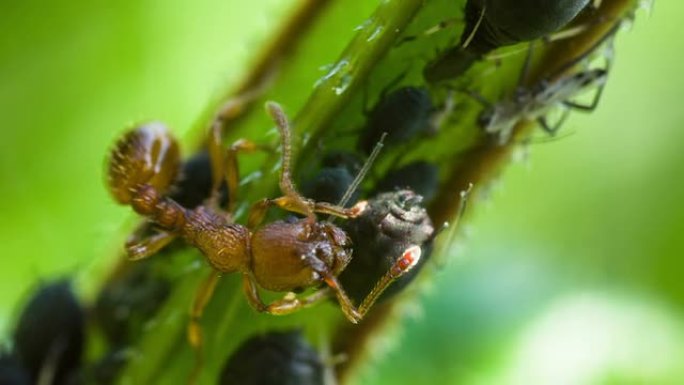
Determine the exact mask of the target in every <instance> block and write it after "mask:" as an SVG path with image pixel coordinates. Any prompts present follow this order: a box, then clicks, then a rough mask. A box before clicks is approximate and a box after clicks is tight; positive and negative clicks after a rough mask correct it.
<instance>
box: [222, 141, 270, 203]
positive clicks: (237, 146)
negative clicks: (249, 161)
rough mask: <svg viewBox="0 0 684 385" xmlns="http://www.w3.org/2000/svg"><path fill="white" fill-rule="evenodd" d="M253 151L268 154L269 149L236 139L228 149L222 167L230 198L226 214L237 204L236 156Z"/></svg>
mask: <svg viewBox="0 0 684 385" xmlns="http://www.w3.org/2000/svg"><path fill="white" fill-rule="evenodd" d="M255 151H264V152H269V153H270V152H271V149H269V148H268V147H265V146H262V145H259V144H256V143H254V142H252V141H250V140H247V139H238V140H237V141H235V142H234V143H233V144H232V145H231V146H230V147H229V148H228V152H227V157H226V163H225V166H224V169H225V172H224V173H225V175H224V177H225V180H226V183H227V184H228V196H229V197H230V199H229V200H228V212H233V209H234V208H235V207H234V206H235V203H236V202H237V192H238V187H239V184H240V179H239V178H240V172H239V171H240V167H239V164H238V158H237V155H238V153H240V152H247V153H251V152H255Z"/></svg>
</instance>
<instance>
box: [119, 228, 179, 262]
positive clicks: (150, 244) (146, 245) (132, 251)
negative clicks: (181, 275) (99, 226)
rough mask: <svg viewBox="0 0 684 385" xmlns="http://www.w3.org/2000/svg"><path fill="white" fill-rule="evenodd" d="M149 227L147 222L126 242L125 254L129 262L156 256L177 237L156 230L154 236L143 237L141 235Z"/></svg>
mask: <svg viewBox="0 0 684 385" xmlns="http://www.w3.org/2000/svg"><path fill="white" fill-rule="evenodd" d="M149 225H150V224H149V223H147V222H146V223H144V224H142V225H141V226H140V227H139V228H138V229H136V230H135V231H134V232H133V234H132V235H131V236H130V237H129V238H128V240H127V241H126V246H125V247H126V253H127V254H128V259H130V260H131V261H137V260H140V259H144V258H147V257H149V256H151V255H154V254H156V253H157V252H159V250H161V249H163V248H164V247H166V246H167V245H168V244H169V243H171V242H172V241H173V240H174V239H176V237H177V235H175V234H172V233H169V232H167V231H164V230H157V232H156V233H155V234H152V235H149V236H143V235H142V233H143V232H145V231H146V230H147V229H148V226H149Z"/></svg>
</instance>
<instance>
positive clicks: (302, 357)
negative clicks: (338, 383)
mask: <svg viewBox="0 0 684 385" xmlns="http://www.w3.org/2000/svg"><path fill="white" fill-rule="evenodd" d="M324 373H325V365H324V362H323V360H322V359H321V357H320V356H319V354H318V352H317V351H316V350H315V349H314V348H313V347H312V346H311V345H309V343H308V342H307V341H306V340H305V339H304V336H303V335H302V333H301V331H299V330H292V331H283V332H268V333H266V334H263V335H257V336H254V337H251V338H249V339H248V340H246V341H245V342H243V343H242V344H241V345H240V347H239V348H238V349H237V350H236V351H235V352H234V353H233V354H232V355H231V356H230V357H229V358H228V361H227V362H226V363H225V365H224V367H223V370H222V371H221V377H220V379H219V384H220V385H323V384H324V383H325V380H324V378H325V376H324Z"/></svg>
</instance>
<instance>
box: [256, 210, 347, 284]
mask: <svg viewBox="0 0 684 385" xmlns="http://www.w3.org/2000/svg"><path fill="white" fill-rule="evenodd" d="M251 249H252V262H251V263H252V266H251V268H252V272H253V273H254V278H255V279H256V281H257V282H258V283H259V285H260V286H261V287H263V288H264V289H267V290H272V291H300V290H302V289H304V288H307V287H311V286H316V285H317V284H318V283H319V282H321V281H322V280H323V278H324V277H322V276H321V272H326V271H329V272H331V273H332V274H333V275H338V274H339V273H340V272H341V271H342V270H344V268H345V267H346V266H347V264H348V263H349V261H350V260H351V257H352V252H351V242H350V241H349V239H348V238H347V235H346V234H345V232H344V231H342V230H341V229H340V228H339V227H337V226H335V225H333V224H331V223H329V222H314V223H310V222H309V220H308V218H305V219H298V220H297V221H296V222H294V223H290V222H287V221H276V222H273V223H269V224H267V225H265V226H263V227H261V228H260V229H258V230H256V231H255V232H254V235H253V236H252V248H251ZM276 256H277V258H276Z"/></svg>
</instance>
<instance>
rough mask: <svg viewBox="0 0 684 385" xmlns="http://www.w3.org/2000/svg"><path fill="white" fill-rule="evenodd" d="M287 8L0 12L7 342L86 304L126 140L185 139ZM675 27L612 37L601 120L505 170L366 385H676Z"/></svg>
mask: <svg viewBox="0 0 684 385" xmlns="http://www.w3.org/2000/svg"><path fill="white" fill-rule="evenodd" d="M291 4H292V2H290V1H284V0H258V1H252V2H250V3H249V4H244V3H240V4H239V5H237V4H231V2H225V1H224V2H219V1H205V2H193V3H189V2H188V3H178V4H171V3H168V2H167V3H162V2H158V1H151V0H147V1H142V2H119V3H116V4H114V3H111V4H110V3H106V2H94V3H88V4H85V3H84V4H72V3H68V2H63V1H62V2H53V3H49V4H39V3H33V2H25V3H3V5H1V6H0V10H1V11H2V12H0V19H1V20H2V22H1V24H2V25H3V27H4V30H5V32H6V33H4V34H3V35H2V36H0V55H2V56H1V59H2V60H0V76H1V78H0V79H1V81H0V111H2V116H3V119H5V123H4V127H3V128H2V130H1V131H0V143H1V144H2V147H1V151H0V180H2V181H3V182H2V184H1V186H2V187H0V212H1V213H2V217H3V218H4V220H3V221H2V222H1V223H0V244H2V245H3V246H2V247H3V250H4V253H5V257H4V258H3V259H2V262H0V271H2V272H3V276H2V278H3V279H2V281H1V282H0V304H2V308H1V309H0V311H1V312H0V323H1V325H3V326H4V327H3V329H4V331H5V333H3V335H7V334H8V333H7V331H8V330H7V329H8V328H9V325H10V324H11V320H12V319H13V318H12V317H13V316H14V314H15V313H16V311H14V309H15V308H16V307H15V304H16V303H17V301H19V300H20V299H21V298H22V295H23V294H24V293H25V292H26V291H27V290H28V288H29V287H32V286H34V285H35V283H36V281H38V280H39V279H40V278H41V277H46V276H52V275H55V274H75V275H76V277H77V278H78V280H79V281H80V283H81V287H82V289H83V292H84V293H86V295H92V291H93V287H92V286H91V285H92V282H93V278H92V277H93V276H98V275H101V274H103V272H104V271H106V270H107V266H108V265H110V264H111V263H112V261H111V260H107V259H105V258H106V257H107V256H113V255H114V254H115V251H114V250H118V249H119V248H120V245H121V244H122V240H123V237H124V235H125V233H124V232H123V231H122V230H121V229H122V227H123V224H124V222H126V221H127V220H128V221H129V222H130V220H129V219H128V218H130V217H131V216H130V214H129V213H128V210H125V209H122V208H120V207H116V206H115V205H114V204H113V203H112V202H111V200H110V199H109V197H108V196H107V195H106V193H105V191H104V188H103V184H102V183H101V179H102V177H101V170H102V162H103V158H104V154H105V151H106V149H107V148H109V145H110V144H111V142H112V140H113V138H115V137H116V136H117V135H118V133H120V132H121V130H122V127H123V126H124V125H125V124H130V123H132V122H135V121H139V120H144V119H149V118H155V119H160V120H163V121H165V122H167V123H169V125H170V126H171V127H172V128H174V129H175V130H177V131H176V132H178V133H181V134H182V131H179V130H185V129H187V128H189V127H191V126H192V123H193V122H194V121H196V119H197V116H198V115H199V114H200V112H201V111H204V110H205V109H206V105H207V104H208V103H209V101H211V100H212V99H213V98H214V97H216V96H217V94H220V93H222V92H223V91H225V88H226V87H227V86H228V85H230V84H234V83H235V82H236V81H237V80H238V79H239V78H240V75H241V74H242V73H244V71H245V70H246V69H247V66H248V65H249V62H248V60H247V59H248V58H250V57H252V55H253V49H252V48H253V47H255V46H258V45H259V43H261V42H263V40H264V38H265V37H266V36H268V33H269V31H270V30H271V29H272V28H273V23H274V21H276V20H278V19H279V18H280V17H281V16H282V15H283V12H285V11H286V10H287V9H288V7H289V6H290V5H291ZM682 12H684V5H681V4H680V3H677V2H659V3H657V4H656V8H655V10H654V12H653V14H652V16H651V17H645V16H644V15H643V14H640V15H639V17H638V18H637V21H636V26H635V28H634V31H633V32H622V33H620V35H619V36H618V39H617V43H616V64H615V66H614V68H613V70H612V73H611V76H610V79H609V82H608V86H607V89H606V91H605V93H604V95H603V96H604V98H603V100H602V102H601V104H600V106H599V108H598V110H597V111H596V112H594V113H593V114H591V115H588V116H585V115H579V114H573V116H572V119H571V120H570V121H568V122H567V124H566V126H565V127H564V132H572V135H569V136H567V137H563V138H562V139H560V140H557V141H554V142H552V143H543V144H542V143H540V144H533V145H532V146H531V148H530V155H529V158H528V159H527V160H525V161H523V162H520V164H516V165H513V166H512V167H511V168H510V169H509V170H508V172H507V173H506V176H505V178H504V179H503V180H502V183H501V187H500V188H499V189H498V190H497V191H495V192H494V194H493V195H494V196H493V199H492V200H491V203H490V204H480V205H478V207H479V209H478V210H477V212H476V213H475V215H474V216H473V218H471V221H470V222H469V225H470V228H471V229H472V231H471V232H470V234H469V235H468V237H467V238H468V239H467V241H466V242H461V245H465V249H464V250H459V251H458V252H456V251H454V253H453V255H450V256H448V257H446V258H444V259H445V260H446V261H447V265H446V267H445V268H444V270H443V271H442V272H441V273H440V274H438V275H437V277H436V279H435V283H434V286H433V287H432V292H431V294H430V295H429V297H428V298H427V300H426V301H425V302H424V303H423V304H422V305H421V306H422V307H423V311H422V312H421V316H420V317H418V319H416V320H409V321H407V322H406V325H407V328H406V330H405V332H404V336H403V338H402V339H401V341H400V342H399V345H400V346H401V349H397V350H395V351H393V352H391V353H390V354H389V355H388V356H386V357H382V358H381V359H378V360H377V362H373V363H371V364H370V365H368V366H369V369H368V370H367V374H366V376H365V377H364V379H363V380H361V381H359V382H360V383H414V382H417V381H419V380H420V381H421V382H429V383H473V384H479V383H572V384H585V383H620V384H624V383H650V384H652V383H677V382H678V380H679V379H680V378H683V377H684V373H683V372H684V364H682V362H684V352H683V351H682V348H681V346H683V345H684V344H683V343H684V326H683V325H684V318H683V315H682V305H684V287H683V285H684V284H682V283H681V279H680V278H679V275H680V272H681V271H682V262H681V258H680V257H681V255H684V240H683V238H682V237H681V236H680V233H681V231H682V226H683V225H682V223H684V221H683V220H682V219H684V218H683V216H684V206H683V205H681V204H678V203H679V202H678V199H679V198H680V197H681V196H682V190H683V189H684V182H682V181H680V180H679V178H678V177H677V175H679V166H680V165H681V164H683V163H682V161H683V159H682V157H683V156H684V155H682V152H681V151H680V149H679V146H678V144H679V143H681V142H682V141H681V140H680V138H679V137H680V136H682V135H684V133H682V131H681V130H680V129H679V127H680V125H681V124H682V123H683V122H684V112H683V111H682V110H681V109H680V108H678V102H679V99H678V96H679V95H680V94H681V90H680V89H679V84H678V83H679V82H677V81H676V79H677V78H678V76H679V74H678V68H677V63H678V62H680V61H681V57H680V56H681V52H684V47H679V46H677V45H681V44H683V43H681V42H680V39H676V38H673V37H674V36H678V30H676V22H677V15H679V14H681V13H682ZM350 32H351V31H346V32H345V33H350ZM666 42H667V44H665V43H666ZM333 59H335V58H334V57H333V58H311V68H313V69H315V68H319V67H322V66H324V65H325V64H328V63H329V61H325V60H333ZM322 73H323V72H321V73H319V74H322ZM562 136H563V135H561V137H562ZM683 139H684V138H683ZM94 258H95V259H94ZM396 368H404V369H406V370H397V369H396Z"/></svg>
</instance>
